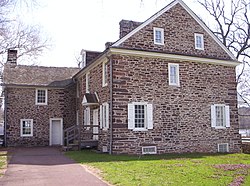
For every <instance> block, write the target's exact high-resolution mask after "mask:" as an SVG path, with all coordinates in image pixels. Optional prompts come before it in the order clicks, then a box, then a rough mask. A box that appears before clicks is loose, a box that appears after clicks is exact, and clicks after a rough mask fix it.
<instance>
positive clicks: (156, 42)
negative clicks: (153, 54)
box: [154, 27, 164, 45]
mask: <svg viewBox="0 0 250 186" xmlns="http://www.w3.org/2000/svg"><path fill="white" fill-rule="evenodd" d="M156 32H160V33H161V41H160V42H158V41H157V38H156ZM154 44H156V45H164V29H163V28H157V27H154Z"/></svg>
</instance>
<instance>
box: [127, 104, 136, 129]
mask: <svg viewBox="0 0 250 186" xmlns="http://www.w3.org/2000/svg"><path fill="white" fill-rule="evenodd" d="M134 115H135V106H134V104H132V103H129V104H128V129H134V128H135V124H134V121H135V117H134Z"/></svg>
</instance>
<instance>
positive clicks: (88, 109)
mask: <svg viewBox="0 0 250 186" xmlns="http://www.w3.org/2000/svg"><path fill="white" fill-rule="evenodd" d="M87 125H90V108H89V107H88V108H87Z"/></svg>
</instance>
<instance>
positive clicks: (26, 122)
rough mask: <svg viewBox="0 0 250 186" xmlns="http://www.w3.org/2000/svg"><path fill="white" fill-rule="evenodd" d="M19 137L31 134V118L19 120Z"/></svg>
mask: <svg viewBox="0 0 250 186" xmlns="http://www.w3.org/2000/svg"><path fill="white" fill-rule="evenodd" d="M20 129H21V131H20V132H21V137H29V136H33V119H21V120H20Z"/></svg>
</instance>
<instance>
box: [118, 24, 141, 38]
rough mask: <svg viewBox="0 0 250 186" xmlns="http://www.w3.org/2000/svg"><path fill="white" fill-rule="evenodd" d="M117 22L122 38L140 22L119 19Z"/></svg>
mask: <svg viewBox="0 0 250 186" xmlns="http://www.w3.org/2000/svg"><path fill="white" fill-rule="evenodd" d="M119 24H120V38H122V37H124V36H125V35H127V34H128V33H129V32H131V31H132V30H134V29H135V28H136V27H138V26H139V25H140V24H141V22H136V21H128V20H121V21H120V23H119Z"/></svg>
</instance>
